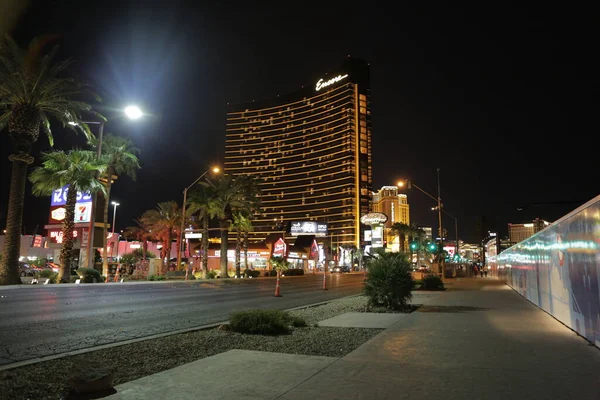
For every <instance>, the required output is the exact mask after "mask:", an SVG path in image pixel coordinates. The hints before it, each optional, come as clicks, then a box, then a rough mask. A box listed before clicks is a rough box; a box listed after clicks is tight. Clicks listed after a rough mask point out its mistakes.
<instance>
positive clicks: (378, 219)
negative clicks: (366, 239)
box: [360, 212, 388, 225]
mask: <svg viewBox="0 0 600 400" xmlns="http://www.w3.org/2000/svg"><path fill="white" fill-rule="evenodd" d="M387 220H388V217H387V215H385V214H383V213H377V212H374V213H368V214H365V215H363V216H362V217H360V222H361V223H363V224H365V225H380V224H385V223H386V221H387Z"/></svg>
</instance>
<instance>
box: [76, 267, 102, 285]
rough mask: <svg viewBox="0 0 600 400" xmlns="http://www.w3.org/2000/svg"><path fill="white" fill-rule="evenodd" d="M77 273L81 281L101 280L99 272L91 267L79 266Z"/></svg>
mask: <svg viewBox="0 0 600 400" xmlns="http://www.w3.org/2000/svg"><path fill="white" fill-rule="evenodd" d="M77 275H79V277H80V278H81V283H96V282H103V279H102V275H101V274H100V272H98V271H97V270H95V269H93V268H79V269H78V270H77Z"/></svg>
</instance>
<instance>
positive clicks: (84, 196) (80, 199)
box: [50, 185, 92, 206]
mask: <svg viewBox="0 0 600 400" xmlns="http://www.w3.org/2000/svg"><path fill="white" fill-rule="evenodd" d="M68 192H69V185H65V186H63V187H61V188H60V189H55V190H54V192H52V197H51V198H50V206H64V205H65V204H67V193H68ZM91 201H92V194H91V193H89V192H85V193H81V192H77V203H87V202H91Z"/></svg>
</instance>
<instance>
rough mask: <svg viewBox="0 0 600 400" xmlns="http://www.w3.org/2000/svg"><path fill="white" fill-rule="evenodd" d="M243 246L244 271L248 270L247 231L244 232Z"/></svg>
mask: <svg viewBox="0 0 600 400" xmlns="http://www.w3.org/2000/svg"><path fill="white" fill-rule="evenodd" d="M243 246H244V265H245V266H246V269H249V268H248V231H244V242H243Z"/></svg>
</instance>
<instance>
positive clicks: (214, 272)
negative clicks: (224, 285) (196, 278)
mask: <svg viewBox="0 0 600 400" xmlns="http://www.w3.org/2000/svg"><path fill="white" fill-rule="evenodd" d="M219 272H220V271H217V270H216V269H211V270H210V271H208V274H206V277H207V278H208V279H217V278H218V277H219Z"/></svg>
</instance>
